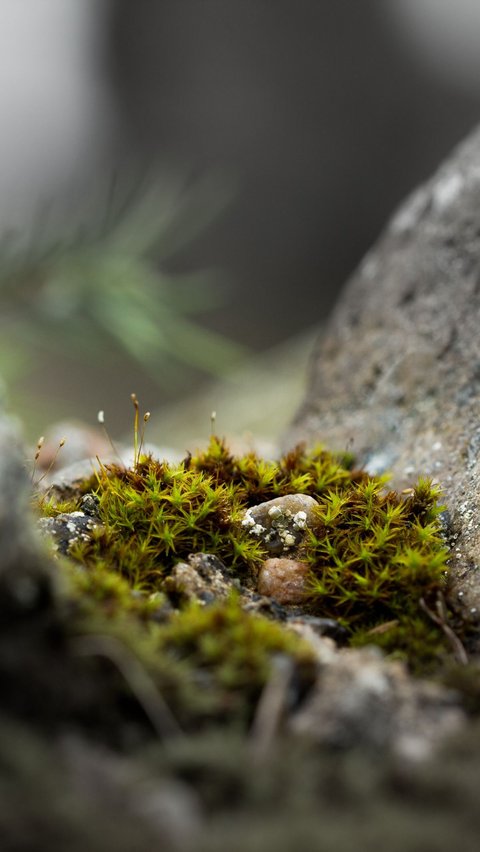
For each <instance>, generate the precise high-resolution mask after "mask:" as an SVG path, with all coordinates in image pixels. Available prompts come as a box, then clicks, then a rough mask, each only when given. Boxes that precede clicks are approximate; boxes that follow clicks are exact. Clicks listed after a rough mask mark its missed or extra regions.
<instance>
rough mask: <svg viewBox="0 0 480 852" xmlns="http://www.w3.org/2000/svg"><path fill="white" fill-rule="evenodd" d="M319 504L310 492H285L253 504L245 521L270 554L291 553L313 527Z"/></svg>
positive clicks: (244, 524) (247, 527) (249, 529)
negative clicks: (279, 495)
mask: <svg viewBox="0 0 480 852" xmlns="http://www.w3.org/2000/svg"><path fill="white" fill-rule="evenodd" d="M317 506H318V503H317V501H316V500H314V499H313V497H309V495H308V494H285V495H284V496H283V497H275V498H274V499H273V500H266V501H265V502H264V503H259V504H258V506H252V507H251V508H250V509H247V511H246V512H245V517H244V519H243V521H242V526H244V527H245V528H246V529H248V531H249V532H250V534H251V535H253V536H256V537H257V538H258V539H259V540H260V541H262V542H263V543H264V544H265V545H266V547H267V549H268V550H269V551H270V553H272V554H275V555H278V556H281V555H283V554H291V553H292V552H293V551H294V549H295V548H296V547H298V545H299V544H300V542H301V541H302V538H303V537H304V535H305V530H306V528H307V527H309V526H311V524H312V522H313V519H314V516H315V509H316V508H317Z"/></svg>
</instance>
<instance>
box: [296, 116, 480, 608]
mask: <svg viewBox="0 0 480 852" xmlns="http://www.w3.org/2000/svg"><path fill="white" fill-rule="evenodd" d="M479 211H480V130H479V129H477V130H476V131H475V132H474V133H472V135H471V136H470V137H469V138H468V139H467V140H466V142H464V143H463V144H462V145H461V146H460V147H459V148H458V149H457V150H455V151H454V152H453V154H452V156H451V157H450V159H449V160H447V162H446V163H445V164H444V165H443V166H442V167H441V168H440V169H439V171H438V172H437V173H436V174H435V175H434V177H433V178H432V179H431V180H430V181H429V182H428V183H426V184H425V185H424V186H422V187H421V188H420V189H418V190H417V191H416V192H415V193H413V195H412V196H411V197H410V198H408V199H407V201H406V202H405V203H404V205H403V206H402V207H401V208H400V210H399V211H398V212H397V214H396V215H395V216H394V217H393V219H392V221H391V222H390V224H389V226H388V228H387V229H386V231H385V233H384V235H383V236H382V237H381V238H380V240H379V242H378V243H377V245H376V246H375V247H374V248H373V249H372V250H371V251H370V253H369V254H368V255H367V257H366V258H365V260H364V262H363V263H362V265H361V267H360V269H359V270H358V272H357V273H356V274H355V275H354V276H353V278H352V280H351V281H350V283H349V286H348V287H347V290H346V292H345V295H344V297H343V299H342V300H341V303H340V304H339V306H338V309H337V310H336V312H335V313H334V316H333V318H332V321H331V324H330V326H329V329H328V330H327V332H326V334H325V336H324V337H323V339H322V341H321V342H320V343H319V345H318V346H317V349H316V351H315V352H314V354H313V357H312V362H311V370H310V380H309V387H308V390H307V395H306V399H305V401H304V403H303V405H302V407H301V409H300V411H299V413H298V415H297V417H296V420H295V423H294V425H293V427H292V429H291V431H290V434H289V436H288V439H287V441H286V443H287V444H289V445H291V444H293V443H295V442H296V441H298V440H299V439H302V440H303V439H306V440H307V442H309V443H310V442H313V441H316V440H321V441H322V442H325V443H326V444H327V445H328V446H329V447H331V448H333V449H336V448H337V449H344V448H345V447H348V448H351V449H353V451H354V452H355V453H356V454H357V458H358V459H359V461H360V463H362V464H365V465H366V466H367V469H370V470H371V471H372V472H379V471H381V470H385V469H386V470H390V471H392V472H393V484H394V485H395V486H396V487H400V488H401V487H406V486H409V485H411V484H412V482H413V481H414V480H415V478H416V477H417V476H418V475H419V474H428V475H430V476H432V477H433V478H434V479H435V480H437V481H438V482H439V483H440V485H441V486H442V488H443V490H444V494H445V501H446V504H447V506H448V510H449V515H448V517H447V520H448V529H449V534H450V537H451V542H452V544H453V558H452V575H453V576H454V577H455V578H456V581H457V583H458V592H459V594H460V599H461V600H463V602H464V603H465V606H466V607H467V608H468V611H469V612H470V614H471V615H472V616H473V617H476V616H477V612H478V613H479V614H480V481H479V479H480V464H479V455H480V334H479V329H480V213H479Z"/></svg>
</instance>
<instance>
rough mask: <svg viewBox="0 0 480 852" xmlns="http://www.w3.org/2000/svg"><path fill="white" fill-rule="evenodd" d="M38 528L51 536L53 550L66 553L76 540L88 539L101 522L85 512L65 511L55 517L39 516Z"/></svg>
mask: <svg viewBox="0 0 480 852" xmlns="http://www.w3.org/2000/svg"><path fill="white" fill-rule="evenodd" d="M38 529H39V530H40V532H41V533H43V534H44V535H50V536H51V537H52V538H53V542H54V545H53V546H54V548H55V550H58V552H59V553H63V554H67V553H68V552H69V551H70V548H71V546H72V544H75V543H76V542H77V541H89V540H90V539H91V538H92V534H93V532H94V531H95V530H101V529H102V524H101V522H100V521H99V520H98V518H95V517H93V516H92V515H90V514H87V513H86V512H65V513H61V514H60V515H57V516H56V517H55V518H40V519H39V521H38Z"/></svg>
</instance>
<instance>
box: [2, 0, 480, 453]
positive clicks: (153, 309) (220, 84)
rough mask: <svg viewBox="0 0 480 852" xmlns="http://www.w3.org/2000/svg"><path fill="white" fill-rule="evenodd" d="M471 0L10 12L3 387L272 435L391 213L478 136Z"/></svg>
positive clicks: (5, 41)
mask: <svg viewBox="0 0 480 852" xmlns="http://www.w3.org/2000/svg"><path fill="white" fill-rule="evenodd" d="M479 47H480V6H479V4H478V3H476V2H475V0H456V3H455V4H452V3H451V2H448V0H400V2H399V0H362V3H352V2H351V0H295V2H293V0H137V2H135V3H132V2H131V0H21V2H20V0H1V2H0V121H1V133H0V375H2V377H3V380H4V383H5V385H6V386H7V390H8V396H9V398H10V401H11V405H12V407H13V408H14V409H15V410H16V411H17V412H18V413H19V414H20V415H21V417H22V418H23V420H24V423H25V428H26V432H27V435H28V436H29V437H30V439H31V440H33V439H34V438H35V437H36V436H37V435H39V434H40V433H42V432H44V431H45V429H46V427H47V426H48V424H50V423H53V422H55V421H56V420H58V419H66V418H78V419H80V420H83V421H85V422H87V423H94V422H95V419H96V412H97V411H98V410H99V409H103V410H105V412H106V418H107V423H108V428H109V431H110V433H111V434H112V435H113V436H114V437H117V436H121V435H122V434H123V433H124V432H126V430H127V429H128V428H129V424H130V422H131V410H130V402H129V395H130V392H131V391H133V390H134V391H136V393H137V395H138V396H139V398H140V399H141V404H142V407H143V408H145V409H147V408H148V409H149V410H151V411H152V412H153V416H152V421H151V425H150V424H149V429H150V438H151V440H153V441H156V442H157V443H162V444H170V445H172V446H177V447H182V446H184V445H187V444H188V442H189V441H190V440H191V439H192V438H195V437H196V436H197V435H199V436H201V434H202V433H203V434H207V435H208V433H209V430H210V411H211V409H212V408H215V409H216V410H217V423H218V426H219V431H227V432H228V431H230V432H231V431H236V432H240V431H242V430H244V429H250V430H252V431H253V432H258V434H259V435H261V436H264V437H267V438H268V437H270V436H274V435H276V434H278V433H279V432H280V431H281V429H282V427H283V426H284V424H285V423H286V422H287V420H288V418H289V417H290V416H291V414H292V412H293V410H294V408H295V406H296V404H297V401H298V399H299V397H300V395H301V392H302V381H303V376H304V372H305V365H306V361H307V357H308V350H309V347H310V345H311V340H312V338H313V336H314V335H315V334H316V333H318V329H319V328H320V327H321V325H322V323H323V322H324V321H325V320H326V318H327V317H328V313H329V311H330V310H331V308H332V306H333V304H334V302H335V300H336V299H337V298H338V296H339V293H340V291H341V288H342V286H343V284H344V282H345V280H346V279H347V277H348V275H349V273H350V272H351V271H352V270H353V269H354V267H355V266H356V264H357V263H358V261H359V260H360V259H361V257H362V255H363V254H364V253H365V251H366V250H367V249H368V248H369V246H370V245H371V243H372V242H373V241H374V240H375V238H376V236H377V235H378V233H379V231H380V230H381V228H382V227H383V225H384V224H385V222H386V220H387V218H388V216H389V215H390V214H391V212H392V211H393V209H394V208H395V206H396V205H397V204H398V203H399V202H400V201H401V199H402V198H403V197H404V196H405V194H406V193H408V192H409V191H410V190H411V189H412V188H413V187H414V186H415V185H416V183H418V182H419V181H420V180H422V179H424V178H426V177H428V175H429V174H430V172H431V171H432V170H433V169H434V168H435V167H436V165H437V164H438V162H439V161H440V160H441V158H442V157H443V156H444V155H445V154H447V153H448V151H449V149H450V148H451V146H452V145H453V144H455V143H456V142H457V141H459V140H460V139H461V138H462V136H463V135H464V134H465V133H466V132H468V130H469V129H470V128H471V127H473V125H474V124H475V123H476V122H477V120H478V115H479V107H480V50H479Z"/></svg>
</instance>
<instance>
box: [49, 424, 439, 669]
mask: <svg viewBox="0 0 480 852" xmlns="http://www.w3.org/2000/svg"><path fill="white" fill-rule="evenodd" d="M90 490H94V491H95V494H96V495H97V497H98V501H99V507H98V512H99V516H100V520H101V522H102V524H103V530H102V531H101V532H98V531H97V532H96V533H95V534H94V535H93V536H92V539H91V540H90V541H88V542H81V543H79V544H77V545H75V547H74V548H72V550H71V553H70V555H71V556H72V557H73V558H74V559H75V560H77V561H78V562H80V563H81V564H82V565H83V566H84V569H85V570H86V574H85V575H84V576H83V577H82V578H81V580H79V582H81V584H82V585H83V590H84V592H85V594H86V595H88V596H90V597H93V598H96V599H97V600H99V601H101V600H103V604H102V605H105V601H106V600H107V601H108V600H109V599H110V600H115V595H116V596H117V598H116V599H117V603H118V606H119V607H122V606H123V604H122V601H125V600H126V599H127V598H128V593H127V590H128V589H133V590H134V591H135V592H136V593H140V592H141V593H143V594H145V595H147V596H149V595H150V596H151V595H157V596H158V595H159V594H162V593H163V592H166V591H167V586H168V583H167V586H165V588H164V583H165V580H166V579H167V578H168V577H169V575H170V573H171V571H172V569H173V567H174V566H175V565H176V564H177V563H178V562H179V561H181V560H186V559H187V558H188V556H189V554H191V553H195V552H206V553H213V554H214V555H215V556H217V557H218V558H219V559H220V560H222V562H223V563H224V564H225V566H226V567H227V570H228V571H229V572H230V573H231V576H232V578H237V580H240V581H241V582H242V583H244V584H246V585H247V586H248V585H249V586H250V587H251V588H254V587H255V581H256V577H257V574H258V568H259V566H260V564H261V562H262V560H263V559H264V558H266V556H267V555H268V554H267V551H266V547H265V545H264V544H262V542H261V541H260V540H259V539H258V538H256V537H255V536H252V534H251V532H250V531H249V529H248V528H246V527H245V526H242V523H241V520H242V517H243V515H244V513H245V511H246V509H247V508H250V507H252V506H254V505H258V504H259V503H261V502H263V501H266V500H270V499H272V498H274V497H280V496H282V495H286V494H292V493H303V494H308V495H310V496H312V497H314V498H315V499H316V500H317V502H318V511H317V512H316V517H315V519H314V521H313V523H311V525H310V529H309V530H308V532H307V536H306V538H305V540H304V542H303V543H302V544H301V546H300V551H299V553H298V557H299V558H300V559H302V560H303V561H304V562H306V563H307V564H308V566H309V569H310V579H309V592H308V597H307V600H306V604H305V608H306V610H307V611H308V612H309V613H310V614H312V613H313V614H316V615H319V616H322V617H328V618H334V619H337V620H338V621H339V622H340V624H341V625H342V626H343V627H345V628H346V629H347V631H348V634H349V637H350V641H351V643H352V644H354V645H360V644H365V643H376V644H379V645H381V646H382V647H383V648H385V650H387V651H388V652H395V653H396V654H397V655H399V656H401V657H403V658H405V659H407V660H409V661H410V663H411V664H412V666H413V667H415V668H419V667H420V668H422V667H424V666H425V665H427V664H428V662H429V661H430V663H431V662H432V660H436V659H437V658H438V656H439V655H441V654H444V653H445V648H446V645H445V638H444V634H443V633H442V631H441V630H440V628H439V626H438V625H437V624H434V623H433V622H432V621H431V620H430V619H429V617H428V615H427V614H426V611H425V610H424V609H423V608H422V601H423V602H425V603H426V604H427V606H429V607H431V608H434V607H435V601H436V600H437V598H438V596H439V595H444V594H446V592H447V589H446V573H447V571H446V566H447V558H448V552H447V550H446V548H445V547H444V543H443V539H442V535H441V528H440V522H439V513H440V511H441V507H440V506H439V505H438V497H439V494H438V491H437V489H436V488H435V487H433V486H432V484H431V483H430V482H429V481H428V480H425V479H424V480H420V481H419V482H418V484H417V485H416V487H415V488H414V489H410V490H409V491H408V492H406V493H404V494H398V493H396V492H394V491H391V490H390V491H388V490H387V489H386V481H385V479H384V478H379V477H373V476H369V475H367V474H366V473H365V472H364V471H362V470H358V469H355V468H353V467H352V459H351V457H349V456H346V455H344V456H336V455H334V454H331V453H328V452H327V451H325V450H323V449H318V450H316V451H314V452H311V453H307V452H306V451H305V450H304V448H303V447H297V448H296V449H295V450H293V451H292V452H290V453H288V454H287V455H285V456H284V457H283V458H281V459H280V460H279V461H278V462H275V461H265V460H262V459H260V458H258V457H257V456H256V455H255V454H254V453H249V454H247V455H245V456H242V457H235V456H233V455H232V454H231V453H230V452H229V450H228V449H227V446H226V444H225V442H224V441H222V440H220V439H218V438H217V437H212V439H211V441H210V445H209V447H208V449H207V450H206V451H205V452H202V453H200V454H198V455H196V456H194V457H192V456H190V455H189V456H188V457H187V458H186V459H185V460H184V461H183V462H182V463H180V464H176V465H171V464H168V463H166V462H160V461H158V460H156V459H154V458H152V457H150V456H148V457H145V456H144V457H142V458H140V459H137V463H136V464H135V466H134V468H133V469H126V468H123V467H120V466H117V465H111V466H103V467H102V468H101V469H100V471H99V473H98V474H97V475H96V476H95V477H93V478H92V479H91V480H89V481H88V482H85V483H84V484H83V486H82V488H81V489H80V492H81V494H85V493H86V492H87V491H90ZM80 492H79V493H80ZM81 494H80V496H81ZM72 507H74V506H73V504H72ZM77 507H78V503H77ZM64 509H65V506H64V505H62V510H64ZM48 512H49V514H52V512H54V510H53V509H52V505H51V503H49V504H48ZM113 575H116V576H118V575H120V577H122V578H123V581H124V583H126V584H127V585H123V586H122V588H121V589H120V587H119V588H118V589H117V588H116V587H115V580H114V579H113ZM112 606H114V604H112ZM130 608H131V607H130ZM148 609H149V607H148V606H146V607H145V606H144V607H143V612H144V613H145V611H146V612H147V614H148ZM195 617H196V618H197V619H199V620H200V621H201V617H200V615H199V613H197V615H196V616H195ZM205 617H207V616H205ZM216 617H217V618H220V616H219V615H218V614H217V616H216ZM227 620H228V619H227ZM171 630H173V631H174V630H178V631H179V634H180V633H181V631H182V621H181V617H180V618H177V619H175V621H174V622H172V626H171ZM199 642H200V639H199ZM230 650H231V649H230ZM228 653H230V651H229V652H228ZM227 656H228V654H227ZM237 674H238V673H237Z"/></svg>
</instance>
